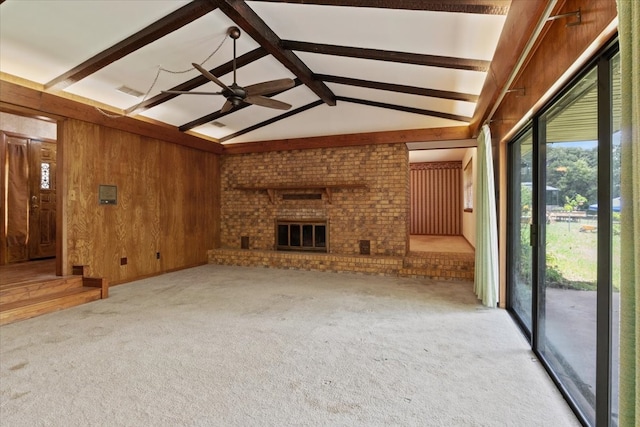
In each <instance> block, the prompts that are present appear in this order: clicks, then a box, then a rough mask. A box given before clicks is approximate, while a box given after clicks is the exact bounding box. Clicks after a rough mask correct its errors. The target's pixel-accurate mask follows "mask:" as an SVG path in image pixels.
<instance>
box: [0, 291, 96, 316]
mask: <svg viewBox="0 0 640 427" xmlns="http://www.w3.org/2000/svg"><path fill="white" fill-rule="evenodd" d="M101 297H102V290H101V289H100V288H98V287H79V288H73V289H67V290H65V291H61V292H58V293H56V294H49V295H44V296H40V297H37V298H31V299H28V300H21V301H14V302H10V303H7V304H2V305H0V325H6V324H7V323H11V322H15V321H17V320H24V319H29V318H31V317H35V316H39V315H41V314H45V313H51V312H54V311H58V310H62V309H65V308H69V307H74V306H76V305H80V304H84V303H87V302H91V301H95V300H99V299H100V298H101Z"/></svg>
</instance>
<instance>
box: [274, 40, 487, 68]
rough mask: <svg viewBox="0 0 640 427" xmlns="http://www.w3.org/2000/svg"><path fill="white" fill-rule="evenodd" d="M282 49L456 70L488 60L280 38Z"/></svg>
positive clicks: (485, 65)
mask: <svg viewBox="0 0 640 427" xmlns="http://www.w3.org/2000/svg"><path fill="white" fill-rule="evenodd" d="M281 46H282V48H283V49H287V50H290V51H294V50H295V51H298V52H310V53H318V54H322V55H334V56H346V57H350V58H360V59H372V60H375V61H388V62H399V63H402V64H414V65H424V66H428V67H442V68H453V69H456V70H469V71H487V69H488V68H489V61H482V60H478V59H466V58H454V57H448V56H436V55H421V54H418V53H407V52H395V51H389V50H379V49H367V48H361V47H349V46H336V45H328V44H320V43H308V42H301V41H293V40H282V42H281Z"/></svg>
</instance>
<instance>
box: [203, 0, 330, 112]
mask: <svg viewBox="0 0 640 427" xmlns="http://www.w3.org/2000/svg"><path fill="white" fill-rule="evenodd" d="M209 1H210V2H211V4H212V5H214V6H216V7H218V8H219V9H220V10H221V11H222V12H224V14H225V15H227V16H228V17H229V18H230V19H231V20H232V21H233V22H235V23H236V25H238V26H239V27H240V28H242V29H243V30H244V32H246V33H247V34H248V35H249V36H250V37H251V38H252V39H253V40H255V41H256V42H257V43H258V44H259V45H260V46H262V47H263V48H265V49H266V50H267V52H269V54H271V55H272V56H273V57H274V58H275V59H277V60H278V61H280V63H281V64H282V65H284V66H285V67H286V68H288V69H289V71H291V72H292V73H293V74H294V75H295V76H296V77H297V78H299V79H300V80H301V81H302V83H304V84H305V85H306V86H307V87H308V88H309V89H311V90H312V91H313V92H314V93H315V94H316V95H318V97H319V98H320V99H321V100H322V101H323V102H324V103H326V104H327V105H336V100H335V95H334V94H333V92H331V90H330V89H329V88H328V87H327V85H325V84H324V83H323V82H321V81H319V80H316V79H315V78H314V77H313V73H312V72H311V70H310V69H309V67H307V65H306V64H305V63H304V62H302V61H301V60H300V58H298V57H297V56H296V55H295V54H294V53H293V52H291V51H290V50H287V49H283V48H282V47H281V40H280V37H278V35H277V34H276V33H274V32H273V30H272V29H271V28H269V26H268V25H267V24H266V23H265V22H264V21H263V20H262V18H260V17H259V16H258V15H257V14H256V13H255V12H254V11H253V9H251V8H250V7H249V6H248V5H247V4H246V3H245V2H244V1H242V0H209Z"/></svg>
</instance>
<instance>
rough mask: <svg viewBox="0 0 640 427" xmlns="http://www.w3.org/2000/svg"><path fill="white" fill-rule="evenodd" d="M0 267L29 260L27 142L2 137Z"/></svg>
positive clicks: (4, 135) (3, 134) (9, 135)
mask: <svg viewBox="0 0 640 427" xmlns="http://www.w3.org/2000/svg"><path fill="white" fill-rule="evenodd" d="M2 153H3V158H4V159H3V166H6V170H5V169H4V167H3V169H2V196H3V199H4V200H3V204H2V208H3V212H2V219H3V221H2V229H3V230H2V231H3V233H2V234H3V236H2V240H3V242H2V243H3V249H5V251H3V252H4V256H3V260H2V261H3V263H8V264H10V263H14V262H20V261H27V260H29V250H28V247H27V240H28V229H29V213H28V207H27V206H28V198H29V194H28V186H29V139H28V138H25V137H21V136H17V135H11V134H7V133H4V132H3V133H2Z"/></svg>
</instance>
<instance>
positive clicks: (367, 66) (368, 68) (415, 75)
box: [296, 52, 486, 95]
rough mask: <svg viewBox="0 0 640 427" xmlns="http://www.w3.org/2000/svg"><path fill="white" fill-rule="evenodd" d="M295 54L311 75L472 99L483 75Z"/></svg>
mask: <svg viewBox="0 0 640 427" xmlns="http://www.w3.org/2000/svg"><path fill="white" fill-rule="evenodd" d="M296 54H297V55H298V56H299V57H300V59H302V61H304V62H305V63H306V64H307V66H309V68H311V70H312V71H313V72H314V73H315V74H329V75H337V76H340V77H352V78H356V79H361V80H371V81H374V82H383V83H396V84H401V85H408V86H416V87H422V88H427V89H438V90H448V91H454V92H461V93H470V94H474V95H477V94H479V93H480V91H482V86H483V85H484V79H485V77H486V73H484V72H480V71H467V70H452V69H448V68H439V67H426V66H422V65H412V64H400V63H397V62H385V61H374V60H370V59H361V58H347V57H338V56H329V55H319V54H315V53H308V52H297V53H296Z"/></svg>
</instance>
